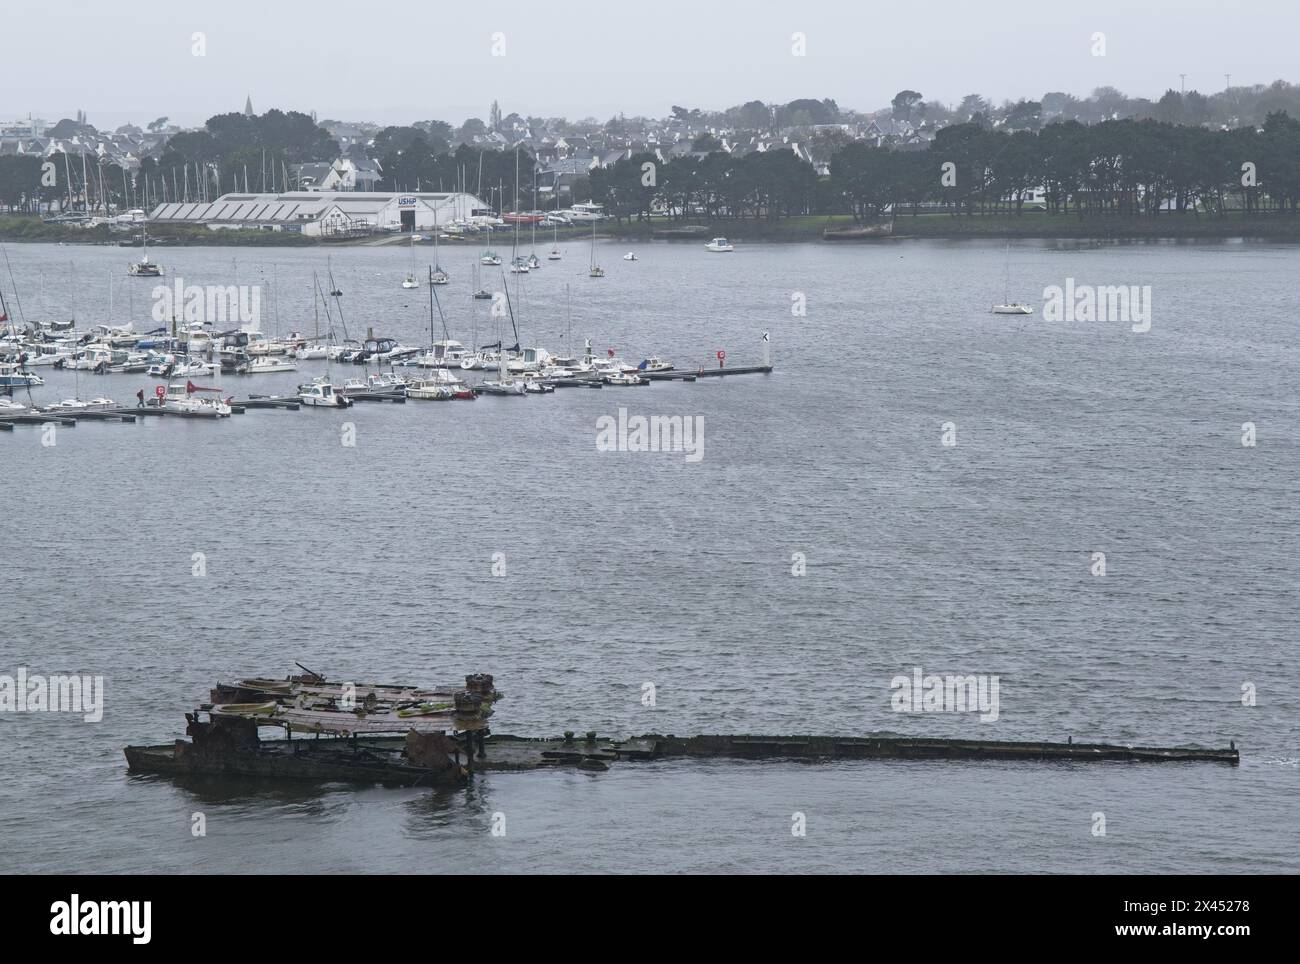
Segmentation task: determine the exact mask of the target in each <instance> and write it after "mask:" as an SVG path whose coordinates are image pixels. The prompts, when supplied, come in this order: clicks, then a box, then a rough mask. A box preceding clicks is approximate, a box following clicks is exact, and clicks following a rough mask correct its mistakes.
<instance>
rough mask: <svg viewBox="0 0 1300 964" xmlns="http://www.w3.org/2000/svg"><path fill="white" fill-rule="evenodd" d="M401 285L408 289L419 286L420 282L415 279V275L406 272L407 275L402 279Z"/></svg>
mask: <svg viewBox="0 0 1300 964" xmlns="http://www.w3.org/2000/svg"><path fill="white" fill-rule="evenodd" d="M402 287H403V288H408V289H409V288H418V287H420V282H418V281H416V280H415V275H410V274H408V275H407V276H406V278H405V280H403V281H402Z"/></svg>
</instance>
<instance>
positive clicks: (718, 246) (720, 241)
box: [704, 238, 736, 252]
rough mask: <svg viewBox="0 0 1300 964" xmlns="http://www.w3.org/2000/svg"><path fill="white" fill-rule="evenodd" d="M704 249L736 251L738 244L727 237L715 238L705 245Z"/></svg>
mask: <svg viewBox="0 0 1300 964" xmlns="http://www.w3.org/2000/svg"><path fill="white" fill-rule="evenodd" d="M704 250H705V251H715V252H726V251H735V250H736V246H735V245H734V244H732V243H731V242H730V241H728V240H727V239H726V238H714V239H713V240H712V241H709V242H708V243H707V244H705V245H704Z"/></svg>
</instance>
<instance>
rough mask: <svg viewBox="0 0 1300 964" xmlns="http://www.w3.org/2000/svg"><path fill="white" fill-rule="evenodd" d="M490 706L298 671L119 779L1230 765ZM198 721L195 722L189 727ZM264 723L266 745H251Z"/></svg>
mask: <svg viewBox="0 0 1300 964" xmlns="http://www.w3.org/2000/svg"><path fill="white" fill-rule="evenodd" d="M500 698H501V694H500V693H499V692H497V690H496V688H495V686H494V684H493V678H492V677H491V676H490V675H486V674H473V675H471V676H467V677H466V678H465V685H464V686H463V687H461V686H459V685H455V686H442V687H432V688H427V689H422V688H418V687H414V686H405V685H399V684H352V683H330V682H327V681H326V680H325V679H324V677H321V676H318V675H316V674H314V673H310V672H306V673H305V674H304V675H301V676H291V677H289V678H287V679H285V680H269V679H260V678H252V679H245V680H240V681H238V682H237V683H234V684H222V683H218V684H217V686H216V688H214V689H213V690H212V693H211V697H210V702H208V703H203V704H201V705H200V706H199V707H198V708H197V709H196V710H195V711H194V712H193V713H187V714H185V716H186V720H187V724H188V725H187V728H186V732H187V734H188V735H189V736H190V740H189V741H185V740H176V741H175V742H173V743H168V744H163V745H159V746H128V747H126V749H125V753H126V759H127V764H128V766H129V768H130V770H131V771H132V772H133V773H156V774H168V775H176V776H180V775H188V776H199V775H208V776H227V777H265V778H269V779H277V780H312V781H317V782H335V781H347V782H357V783H371V784H374V783H378V784H386V785H392V786H446V785H455V784H459V783H463V782H465V781H466V780H468V779H469V778H470V777H471V776H472V774H473V773H474V772H475V771H479V772H506V771H525V770H539V769H544V768H551V767H566V766H571V767H577V768H580V769H585V770H606V769H609V767H610V766H612V765H614V764H617V763H624V762H636V761H645V760H670V759H701V758H725V759H738V760H805V761H814V762H815V761H830V760H974V761H998V760H1001V761H1025V762H1032V761H1062V762H1102V761H1110V762H1131V763H1156V762H1187V763H1192V762H1201V763H1205V762H1209V763H1226V764H1230V765H1236V764H1238V763H1239V762H1240V754H1239V752H1238V750H1237V748H1236V746H1235V744H1230V745H1229V747H1228V748H1227V749H1215V748H1203V747H1190V746H1181V747H1156V746H1128V745H1122V744H1105V743H1075V742H1073V741H1069V742H1066V743H1049V742H1012V741H998V740H956V739H924V738H916V737H906V736H898V735H895V734H869V735H864V736H833V735H807V736H800V735H791V736H762V735H748V734H731V735H723V734H718V735H701V736H689V737H678V736H673V735H671V734H670V735H661V734H647V735H644V736H638V737H632V738H629V739H622V740H611V739H608V738H601V739H598V738H597V735H596V734H595V733H594V732H588V733H584V734H581V735H576V734H574V733H573V732H566V733H565V734H564V735H563V736H559V737H553V738H532V737H521V736H510V735H493V734H492V733H491V732H490V729H489V726H488V718H489V717H490V716H491V714H492V712H493V706H494V704H495V703H496V701H498V700H499V699H500ZM204 715H206V716H207V719H206V721H205V720H204V719H203V717H204ZM267 727H274V728H279V729H280V730H281V731H282V733H283V734H284V735H283V736H282V737H281V738H278V739H269V740H266V739H262V738H261V732H262V730H264V729H265V728H267Z"/></svg>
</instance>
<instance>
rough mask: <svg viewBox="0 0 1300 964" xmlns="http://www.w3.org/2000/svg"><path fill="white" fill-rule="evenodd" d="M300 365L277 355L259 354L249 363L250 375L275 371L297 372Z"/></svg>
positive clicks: (267, 373) (268, 373)
mask: <svg viewBox="0 0 1300 964" xmlns="http://www.w3.org/2000/svg"><path fill="white" fill-rule="evenodd" d="M297 370H298V366H297V365H295V364H294V363H293V362H291V361H288V360H287V359H284V358H280V357H279V356H276V355H259V356H258V357H257V358H254V359H253V360H252V361H251V362H250V363H249V365H248V374H250V375H270V374H274V373H275V372H296V371H297Z"/></svg>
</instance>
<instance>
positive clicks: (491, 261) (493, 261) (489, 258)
mask: <svg viewBox="0 0 1300 964" xmlns="http://www.w3.org/2000/svg"><path fill="white" fill-rule="evenodd" d="M478 263H479V264H482V265H487V266H488V267H489V268H494V267H496V266H497V265H499V264H500V263H501V256H500V255H498V254H497V253H496V252H495V251H489V252H488V253H487V254H485V255H483V257H481V258H479V259H478Z"/></svg>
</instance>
